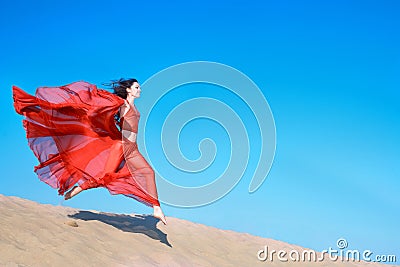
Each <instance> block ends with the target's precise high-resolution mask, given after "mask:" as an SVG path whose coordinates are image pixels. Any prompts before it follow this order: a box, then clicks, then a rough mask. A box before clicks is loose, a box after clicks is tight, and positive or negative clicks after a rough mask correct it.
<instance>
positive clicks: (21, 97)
mask: <svg viewBox="0 0 400 267" xmlns="http://www.w3.org/2000/svg"><path fill="white" fill-rule="evenodd" d="M13 98H14V108H15V110H16V112H17V113H18V114H21V115H24V117H25V119H24V120H23V126H24V128H25V131H26V136H27V139H28V144H29V146H30V148H31V149H32V151H33V153H34V154H35V156H36V157H37V159H38V160H39V165H37V166H35V168H34V171H35V172H36V174H37V175H38V177H39V179H40V180H42V181H43V182H45V183H47V184H49V185H50V186H51V187H53V188H56V189H58V193H59V194H60V195H63V194H64V193H65V192H66V191H67V190H69V189H70V188H71V187H73V186H74V185H75V184H76V183H78V184H79V185H80V186H81V187H82V188H83V189H89V188H94V187H106V188H107V189H108V190H109V192H110V193H111V194H124V195H125V196H128V197H131V198H134V199H136V200H138V201H140V202H142V203H144V204H146V205H148V206H153V205H159V202H158V199H157V191H156V188H155V182H154V172H153V170H152V169H151V167H150V166H149V164H148V163H147V162H146V160H145V159H144V158H143V156H142V155H141V154H140V153H139V151H138V150H137V145H136V140H134V142H132V140H129V139H127V138H124V137H123V136H122V133H121V130H123V129H124V127H125V128H127V129H128V130H130V131H133V130H136V133H137V123H138V119H139V113H138V112H137V110H136V108H134V106H133V107H132V106H130V107H131V109H130V111H129V112H128V114H127V116H126V117H124V118H123V119H122V121H123V122H124V123H120V124H118V123H117V122H116V120H115V114H116V113H117V112H118V111H119V108H120V107H121V106H122V105H124V104H125V105H128V104H127V102H125V100H124V99H122V98H120V97H118V96H116V95H114V94H112V93H110V92H108V91H105V90H102V89H98V88H97V87H96V86H95V85H93V84H90V83H87V82H84V81H79V82H74V83H71V84H68V85H64V86H59V87H40V88H38V89H37V90H36V94H35V96H32V95H30V94H28V93H26V92H24V91H23V90H22V89H20V88H18V87H16V86H13ZM124 125H125V126H124ZM132 125H133V126H134V127H133V128H135V129H132ZM117 126H119V127H117ZM120 129H121V130H120ZM122 147H123V148H124V149H122Z"/></svg>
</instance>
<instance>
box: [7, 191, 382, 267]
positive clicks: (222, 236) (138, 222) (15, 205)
mask: <svg viewBox="0 0 400 267" xmlns="http://www.w3.org/2000/svg"><path fill="white" fill-rule="evenodd" d="M0 213H1V216H0V266H40V267H42V266H389V265H383V264H373V263H364V262H356V263H354V262H342V261H340V260H339V261H337V262H333V261H331V260H329V259H326V260H325V261H323V262H316V263H315V262H304V261H300V262H293V261H290V260H289V261H288V262H281V261H279V260H278V259H277V258H275V259H274V261H272V262H271V261H270V259H267V260H266V261H260V260H259V259H258V257H257V253H258V251H260V250H261V249H263V248H264V247H265V246H268V249H269V250H273V249H274V250H277V251H278V250H286V251H288V252H289V251H291V250H297V251H299V252H300V253H301V252H302V251H303V250H304V249H305V248H302V247H299V246H295V245H291V244H287V243H284V242H280V241H276V240H272V239H268V238H261V237H257V236H252V235H249V234H245V233H237V232H233V231H227V230H220V229H217V228H214V227H209V226H205V225H202V224H197V223H193V222H190V221H185V220H181V219H177V218H172V217H167V219H168V225H167V226H164V225H163V224H162V223H161V222H158V220H156V219H155V218H154V217H152V216H149V215H125V214H113V213H102V212H98V211H86V210H77V209H73V208H68V207H62V206H52V205H44V204H39V203H36V202H33V201H29V200H26V199H21V198H18V197H9V196H3V195H0ZM261 256H264V254H261ZM286 258H288V256H286ZM326 258H327V257H326Z"/></svg>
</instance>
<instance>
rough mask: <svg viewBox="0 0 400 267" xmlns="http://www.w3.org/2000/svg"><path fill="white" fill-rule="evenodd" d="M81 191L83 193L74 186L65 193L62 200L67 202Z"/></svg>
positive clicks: (78, 187) (79, 188)
mask: <svg viewBox="0 0 400 267" xmlns="http://www.w3.org/2000/svg"><path fill="white" fill-rule="evenodd" d="M82 191H83V189H82V188H81V187H80V186H74V187H72V189H71V190H69V191H68V192H67V193H65V196H64V199H65V200H68V199H70V198H72V197H73V196H76V195H77V194H79V193H80V192H82Z"/></svg>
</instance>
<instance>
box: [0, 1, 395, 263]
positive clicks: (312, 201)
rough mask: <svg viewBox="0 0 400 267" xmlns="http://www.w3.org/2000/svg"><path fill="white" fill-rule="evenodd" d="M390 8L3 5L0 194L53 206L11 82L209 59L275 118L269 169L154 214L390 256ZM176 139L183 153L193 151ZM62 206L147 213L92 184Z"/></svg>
mask: <svg viewBox="0 0 400 267" xmlns="http://www.w3.org/2000/svg"><path fill="white" fill-rule="evenodd" d="M399 13H400V3H399V2H398V1H394V0H393V1H332V2H327V1H258V2H254V1H253V2H252V1H233V2H232V1H229V2H228V1H226V2H223V1H220V2H217V3H215V1H201V2H199V1H197V2H195V3H187V1H168V3H158V2H157V3H156V2H152V3H145V1H141V2H137V3H136V2H135V1H113V2H112V3H111V1H40V0H38V1H19V0H15V1H2V3H1V4H0V36H1V38H2V39H1V40H2V41H1V43H0V58H1V63H0V85H1V88H2V91H3V92H4V96H3V97H2V98H1V100H0V101H1V106H2V110H3V119H2V123H1V127H2V129H1V131H0V135H1V137H2V139H3V144H2V148H1V149H2V153H1V155H2V161H1V165H2V168H1V169H2V179H0V193H1V194H5V195H14V196H20V197H23V198H27V199H30V200H34V201H38V202H41V203H52V204H56V205H57V204H59V202H60V197H58V196H57V192H56V190H53V189H51V188H50V187H49V186H47V185H46V184H44V183H42V182H40V181H39V180H38V179H37V177H36V175H35V173H34V172H33V166H34V165H36V164H37V160H36V158H35V157H34V156H33V154H32V152H31V151H30V149H29V148H28V146H27V142H26V139H25V132H24V131H23V128H22V125H21V120H22V117H21V116H19V115H17V114H16V113H15V112H14V110H13V106H12V98H11V86H12V85H13V84H15V85H18V86H20V87H21V88H23V89H24V90H26V91H28V92H30V93H34V91H35V89H36V87H38V86H43V85H62V84H66V83H70V82H73V81H77V80H86V81H89V82H92V83H96V84H98V85H100V84H101V83H102V82H107V81H108V80H110V79H116V78H119V77H136V78H137V79H138V80H139V81H145V80H146V79H148V78H149V77H150V76H152V75H153V74H155V73H156V72H158V71H160V70H162V69H164V68H166V67H169V66H172V65H175V64H178V63H182V62H188V61H194V60H205V61H215V62H220V63H223V64H226V65H230V66H232V67H234V68H236V69H238V70H240V71H242V72H243V73H245V74H246V75H248V76H249V77H250V78H251V79H252V80H253V81H254V82H255V83H256V84H257V85H258V86H259V88H260V89H261V90H262V91H263V93H264V95H265V97H266V99H267V100H268V103H269V105H270V107H271V109H272V112H273V114H274V118H275V123H276V131H277V150H276V157H275V161H274V164H273V167H272V169H271V172H270V174H269V176H268V178H267V180H266V181H265V183H264V184H263V185H262V186H261V188H260V189H259V190H258V191H256V192H255V193H253V194H249V193H248V191H247V188H248V185H249V183H250V180H251V178H252V177H251V174H250V173H249V174H247V175H245V177H244V178H243V179H242V180H241V181H240V183H239V184H238V186H236V187H235V188H234V190H232V191H231V192H230V193H229V194H228V195H227V196H226V197H224V198H222V199H221V200H219V201H217V202H215V203H213V204H210V205H207V206H204V207H200V208H192V209H187V208H186V209H184V208H177V207H171V206H165V207H164V208H165V213H166V214H167V215H168V216H174V217H179V218H183V219H187V220H191V221H194V222H200V223H204V224H207V225H212V226H215V227H219V228H222V229H232V230H235V231H241V232H248V233H251V234H254V235H259V236H263V237H269V238H273V239H278V240H282V241H285V242H289V243H294V244H298V245H301V246H305V247H310V248H314V249H318V250H323V249H327V248H328V247H329V246H331V247H335V242H336V240H337V239H338V238H339V237H345V238H346V239H347V241H348V243H349V248H352V249H359V250H362V249H370V250H372V251H373V252H374V253H377V254H379V253H381V254H388V253H392V254H393V253H395V254H397V256H398V258H399V257H400V251H399V247H400V233H399V231H398V223H399V219H400V218H399V214H400V213H399V207H400V194H399V189H400V179H399V178H400V153H399V151H400V140H399V136H400V105H399V102H400V75H399V73H400V49H399V47H400V17H399ZM204 90H205V91H204V92H207V89H204ZM145 97H146V92H145V91H144V92H143V94H142V98H145ZM227 98H229V96H227ZM171 101H176V99H175V98H171ZM138 107H139V109H140V101H139V102H138ZM205 123H206V122H205ZM198 124H199V125H196V124H194V125H192V126H193V127H194V129H196V127H201V122H199V123H198ZM213 129H214V130H215V131H214V132H213V133H215V132H216V133H220V134H219V135H218V134H217V136H215V134H213V133H210V136H213V135H214V138H216V139H218V138H221V139H223V138H224V137H226V136H225V133H224V132H223V131H220V130H218V129H217V128H213ZM194 132H195V131H194ZM183 134H184V135H183V136H182V139H183V141H182V142H181V143H182V144H183V147H184V148H183V152H184V153H188V155H190V153H192V152H193V151H194V150H193V149H192V150H191V149H189V148H188V147H194V148H197V143H196V142H194V140H192V139H191V135H190V131H189V130H187V131H186V133H185V132H183ZM139 138H140V136H139ZM195 140H198V138H197V137H196V139H195ZM216 142H217V141H216ZM222 147H223V145H222ZM186 148H188V149H187V150H185V149H186ZM185 151H186V152H185ZM220 162H221V164H222V163H224V162H225V161H224V158H222V159H220ZM174 179H176V180H179V177H174ZM189 179H190V178H189ZM63 205H70V206H72V207H76V208H80V209H95V210H101V211H110V212H121V213H151V210H149V209H148V208H147V207H144V206H143V205H142V204H140V203H137V202H135V201H134V200H132V199H129V198H126V197H121V196H111V195H110V194H109V193H108V192H107V191H106V190H105V189H95V190H91V191H88V192H85V193H84V194H81V195H79V196H78V197H76V198H75V199H72V200H71V201H69V202H68V203H64V204H63ZM255 253H256V252H255Z"/></svg>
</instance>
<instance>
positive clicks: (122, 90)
mask: <svg viewBox="0 0 400 267" xmlns="http://www.w3.org/2000/svg"><path fill="white" fill-rule="evenodd" d="M135 82H138V81H137V80H136V79H133V78H129V79H124V78H121V79H119V80H114V81H111V82H110V83H107V84H104V85H106V86H111V89H113V90H114V94H116V95H117V96H119V97H121V98H123V99H126V98H127V96H128V93H127V92H126V89H127V88H129V87H131V86H132V84H133V83H135Z"/></svg>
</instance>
